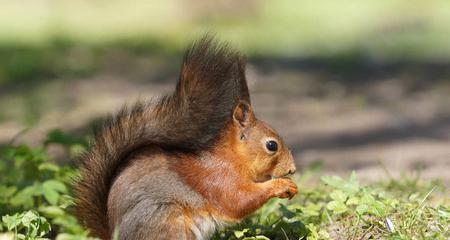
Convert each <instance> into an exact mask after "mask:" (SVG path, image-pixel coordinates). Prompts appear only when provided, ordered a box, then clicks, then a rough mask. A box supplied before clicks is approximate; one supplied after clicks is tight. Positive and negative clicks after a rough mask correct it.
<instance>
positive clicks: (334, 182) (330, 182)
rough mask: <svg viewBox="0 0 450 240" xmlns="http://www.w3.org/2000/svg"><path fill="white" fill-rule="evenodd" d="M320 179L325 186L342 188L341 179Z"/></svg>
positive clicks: (325, 177) (329, 177)
mask: <svg viewBox="0 0 450 240" xmlns="http://www.w3.org/2000/svg"><path fill="white" fill-rule="evenodd" d="M320 179H321V180H322V181H323V182H324V183H325V184H327V185H330V186H331V187H334V188H340V186H342V184H343V183H344V180H342V178H341V177H338V176H322V177H321V178H320Z"/></svg>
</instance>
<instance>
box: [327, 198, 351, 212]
mask: <svg viewBox="0 0 450 240" xmlns="http://www.w3.org/2000/svg"><path fill="white" fill-rule="evenodd" d="M327 209H328V210H332V211H333V212H334V213H335V214H342V213H345V212H346V211H347V210H348V208H347V206H346V205H345V204H344V203H343V202H341V201H331V202H329V203H328V204H327Z"/></svg>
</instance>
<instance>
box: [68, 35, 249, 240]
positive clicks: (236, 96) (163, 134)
mask: <svg viewBox="0 0 450 240" xmlns="http://www.w3.org/2000/svg"><path fill="white" fill-rule="evenodd" d="M244 72H245V60H244V58H243V57H242V55H240V54H239V53H238V52H237V51H234V50H231V49H230V48H229V47H228V45H226V44H225V45H224V44H219V43H218V42H217V41H215V40H214V39H213V38H212V37H211V36H205V37H203V38H201V39H200V40H199V41H197V42H195V43H194V44H193V46H192V47H191V48H190V49H189V50H188V51H187V53H186V54H185V56H184V60H183V63H182V68H181V73H180V77H179V81H178V84H177V87H176V90H175V92H174V93H173V94H172V95H169V96H165V97H162V98H161V99H159V100H157V101H150V102H145V103H144V102H138V103H136V104H135V105H134V106H132V107H124V108H123V109H122V110H121V111H120V112H119V113H118V114H117V115H116V116H114V117H110V118H109V119H108V120H107V121H106V123H105V124H104V126H103V128H102V129H101V131H99V132H98V133H97V134H96V136H95V143H94V144H93V145H92V146H91V148H90V150H89V152H88V153H86V154H85V156H84V157H83V158H82V159H81V161H80V165H81V166H80V169H81V170H80V173H81V174H80V179H79V180H78V181H77V183H76V185H75V207H74V213H75V214H76V215H77V217H78V219H80V220H81V222H82V224H83V225H85V226H86V227H88V228H89V229H90V230H91V234H92V235H94V236H98V237H101V238H102V239H108V238H109V237H110V235H111V232H112V230H113V229H108V218H107V201H108V194H109V190H110V186H111V183H112V180H113V179H114V177H115V176H116V175H117V174H119V172H118V171H119V167H120V166H123V165H124V164H126V158H127V156H128V155H129V154H130V153H132V152H133V151H134V150H136V149H138V148H141V147H144V146H160V147H162V148H168V149H173V150H176V151H182V152H187V153H195V152H199V151H202V150H204V149H207V148H208V147H211V146H212V145H213V144H214V141H215V140H216V139H217V138H218V136H219V135H220V134H221V132H222V131H223V130H224V129H225V126H226V124H227V123H228V121H230V115H231V113H232V109H233V108H234V107H235V106H236V105H237V103H238V101H239V100H242V99H243V100H246V101H250V99H249V93H248V88H247V83H246V80H245V73H244Z"/></svg>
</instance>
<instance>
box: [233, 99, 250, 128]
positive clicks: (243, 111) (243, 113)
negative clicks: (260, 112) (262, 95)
mask: <svg viewBox="0 0 450 240" xmlns="http://www.w3.org/2000/svg"><path fill="white" fill-rule="evenodd" d="M254 120H255V115H253V110H252V107H251V106H250V104H249V103H248V102H246V101H239V103H238V104H237V105H236V107H235V108H234V111H233V121H234V122H235V123H236V124H238V125H239V127H241V128H244V127H247V126H248V125H249V124H250V123H252V122H253V121H254Z"/></svg>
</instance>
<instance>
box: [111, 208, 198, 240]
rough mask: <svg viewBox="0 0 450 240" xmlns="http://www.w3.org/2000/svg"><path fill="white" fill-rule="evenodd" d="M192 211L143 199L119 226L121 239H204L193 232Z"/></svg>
mask: <svg viewBox="0 0 450 240" xmlns="http://www.w3.org/2000/svg"><path fill="white" fill-rule="evenodd" d="M191 228H192V220H191V218H190V213H189V212H188V211H186V210H184V209H183V208H182V207H181V206H178V205H176V204H155V203H153V202H150V201H141V202H140V203H139V204H138V205H137V206H136V207H134V208H133V209H132V210H130V211H128V212H127V213H126V214H125V215H124V217H123V219H122V221H121V223H120V225H119V226H118V234H119V239H130V240H132V239H133V240H134V239H150V240H152V239H154V240H156V239H180V240H194V239H203V238H198V236H197V235H196V234H195V233H194V232H192V230H191Z"/></svg>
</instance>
